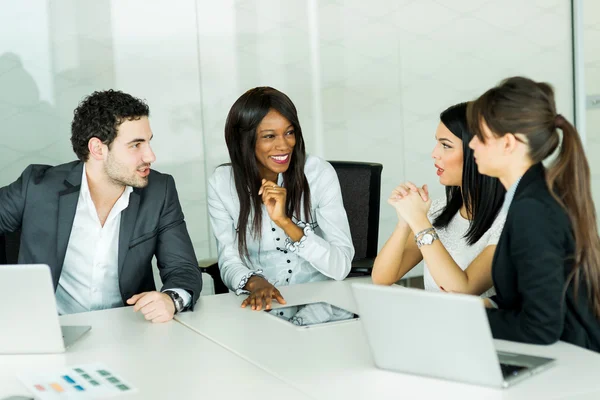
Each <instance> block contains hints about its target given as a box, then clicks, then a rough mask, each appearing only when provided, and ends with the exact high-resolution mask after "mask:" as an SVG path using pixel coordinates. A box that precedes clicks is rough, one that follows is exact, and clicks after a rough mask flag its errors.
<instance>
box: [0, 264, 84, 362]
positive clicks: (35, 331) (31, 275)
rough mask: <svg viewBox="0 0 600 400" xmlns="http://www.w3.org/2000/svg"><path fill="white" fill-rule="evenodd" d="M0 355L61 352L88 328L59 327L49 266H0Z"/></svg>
mask: <svg viewBox="0 0 600 400" xmlns="http://www.w3.org/2000/svg"><path fill="white" fill-rule="evenodd" d="M0 282H2V286H3V287H2V290H0V304H1V306H0V331H2V340H0V354H42V353H62V352H64V351H65V349H66V348H67V347H69V346H70V345H71V344H73V343H74V342H75V341H76V340H77V339H79V338H80V337H81V336H83V335H84V334H85V333H86V332H88V331H89V330H90V329H91V327H90V326H61V325H60V324H59V320H58V313H57V311H56V300H55V298H54V287H53V284H52V276H51V274H50V267H48V266H47V265H43V264H32V265H25V264H21V265H0Z"/></svg>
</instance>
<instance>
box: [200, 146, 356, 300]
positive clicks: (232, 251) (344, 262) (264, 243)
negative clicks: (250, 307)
mask: <svg viewBox="0 0 600 400" xmlns="http://www.w3.org/2000/svg"><path fill="white" fill-rule="evenodd" d="M304 174H305V176H306V179H307V181H308V185H309V187H310V199H311V212H312V220H311V224H310V225H309V226H310V228H312V230H311V229H305V237H304V238H303V240H302V241H301V242H300V243H299V244H298V245H297V246H290V245H288V246H287V247H286V239H289V238H288V237H287V235H286V234H285V232H284V231H283V230H282V229H281V228H279V227H278V226H277V225H276V224H275V223H274V222H273V221H271V219H270V218H269V214H268V212H267V210H266V208H265V206H264V205H263V206H262V235H261V239H260V241H258V240H256V239H254V238H253V236H252V233H251V232H250V230H249V229H250V227H251V226H252V219H251V217H252V215H250V217H249V219H248V231H247V233H246V241H247V246H248V252H249V254H250V257H249V260H250V263H248V265H247V264H246V263H245V262H244V261H242V259H241V257H240V255H239V253H238V242H237V235H236V228H237V226H238V216H239V213H240V204H239V200H238V196H237V192H236V190H235V183H234V179H233V170H232V168H231V166H220V167H218V168H217V169H216V170H215V172H214V173H213V175H212V176H211V177H210V179H209V182H208V210H209V214H210V223H211V226H212V229H213V233H214V235H215V237H216V239H217V250H218V255H219V268H220V271H221V278H222V279H223V282H224V283H225V285H227V286H228V287H229V288H230V289H232V290H234V291H235V290H237V289H239V288H240V284H241V283H242V282H244V283H245V279H247V278H248V277H249V276H250V274H251V273H252V272H259V271H262V273H261V274H262V275H263V276H264V277H265V278H266V279H267V280H268V281H269V282H270V283H272V284H273V285H275V286H282V285H292V284H295V283H305V282H313V281H321V280H326V279H329V278H331V279H336V280H342V279H344V278H345V277H346V276H347V275H348V273H349V272H350V265H351V261H352V258H353V257H354V247H353V245H352V238H351V236H350V227H349V225H348V217H347V216H346V210H345V209H344V205H343V202H342V194H341V191H340V184H339V181H338V178H337V174H336V172H335V170H334V169H333V167H332V166H331V164H329V163H328V162H327V161H325V160H323V159H321V158H319V157H316V156H307V159H306V164H305V167H304ZM277 184H278V185H280V186H283V175H282V174H279V177H278V181H277ZM306 221H307V219H306V216H304V215H303V216H302V218H301V219H300V220H297V219H294V222H296V223H297V225H298V226H300V227H303V228H304V227H305V222H306ZM288 242H290V240H288Z"/></svg>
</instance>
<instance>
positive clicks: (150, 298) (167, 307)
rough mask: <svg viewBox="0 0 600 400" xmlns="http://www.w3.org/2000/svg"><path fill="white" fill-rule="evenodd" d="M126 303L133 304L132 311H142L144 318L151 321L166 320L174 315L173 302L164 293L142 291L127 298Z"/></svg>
mask: <svg viewBox="0 0 600 400" xmlns="http://www.w3.org/2000/svg"><path fill="white" fill-rule="evenodd" d="M127 304H129V305H133V311H135V312H138V311H142V314H144V318H146V319H147V320H148V321H152V322H167V321H170V320H172V319H173V315H175V304H173V300H172V299H171V297H170V296H169V295H168V294H166V293H161V292H156V291H155V292H143V293H140V294H136V295H133V296H131V297H130V298H129V299H127Z"/></svg>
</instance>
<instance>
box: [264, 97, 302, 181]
mask: <svg viewBox="0 0 600 400" xmlns="http://www.w3.org/2000/svg"><path fill="white" fill-rule="evenodd" d="M295 145H296V136H295V132H294V126H293V125H292V124H291V123H290V121H288V120H287V119H286V118H285V117H284V116H283V115H281V114H280V113H279V112H277V111H276V110H273V109H271V110H270V111H269V112H268V113H267V115H265V117H264V118H263V119H262V121H261V122H260V124H258V127H257V128H256V147H255V150H254V152H255V155H256V161H257V162H258V169H259V170H260V175H261V178H263V179H267V180H270V181H273V182H277V174H281V173H283V172H285V171H287V169H288V168H289V166H290V161H291V159H292V151H294V146H295Z"/></svg>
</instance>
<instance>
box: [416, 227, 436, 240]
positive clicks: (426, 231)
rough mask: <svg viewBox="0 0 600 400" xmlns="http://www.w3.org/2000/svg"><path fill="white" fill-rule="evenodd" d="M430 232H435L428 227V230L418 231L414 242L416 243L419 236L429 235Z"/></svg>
mask: <svg viewBox="0 0 600 400" xmlns="http://www.w3.org/2000/svg"><path fill="white" fill-rule="evenodd" d="M431 231H435V228H434V227H433V226H432V227H430V228H427V229H423V230H422V231H420V232H418V233H417V234H415V242H417V241H418V240H419V237H420V236H421V235H424V234H426V233H429V232H431Z"/></svg>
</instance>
